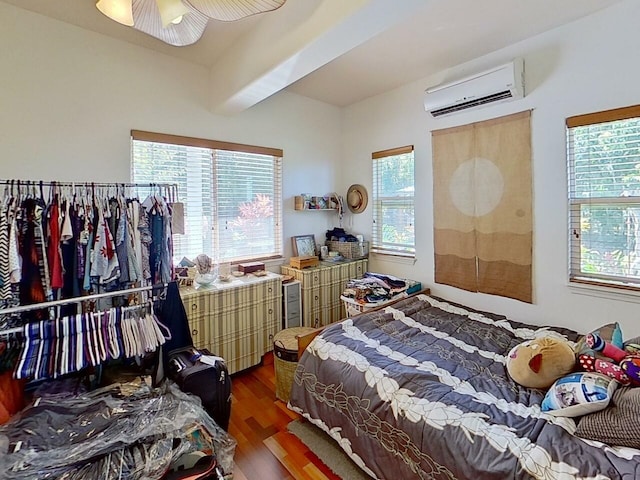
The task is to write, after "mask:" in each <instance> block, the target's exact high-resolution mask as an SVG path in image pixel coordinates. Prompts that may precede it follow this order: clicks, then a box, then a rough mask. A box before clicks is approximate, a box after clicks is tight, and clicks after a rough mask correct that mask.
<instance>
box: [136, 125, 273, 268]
mask: <svg viewBox="0 0 640 480" xmlns="http://www.w3.org/2000/svg"><path fill="white" fill-rule="evenodd" d="M134 141H144V142H152V143H163V144H172V145H180V146H185V147H199V148H206V149H211V150H212V162H213V165H212V169H213V172H214V174H213V177H214V178H212V179H211V181H212V182H214V181H215V176H216V174H215V172H216V170H217V165H216V160H215V157H216V151H222V150H224V151H229V152H238V153H247V154H257V155H266V156H272V157H273V158H274V176H275V177H276V178H274V179H273V181H274V198H273V215H274V217H275V222H274V225H275V227H274V232H273V233H274V237H275V238H274V248H275V251H274V252H273V254H271V255H257V256H243V257H242V258H234V257H229V258H224V257H215V255H214V252H201V253H206V254H207V255H210V256H214V258H215V259H216V261H221V262H230V263H232V264H238V263H243V262H247V261H259V260H260V261H263V260H272V259H281V258H283V256H284V253H283V252H284V245H283V225H282V224H283V207H282V190H283V189H282V179H283V174H282V162H283V150H282V149H278V148H271V147H261V146H256V145H246V144H241V143H233V142H224V141H219V140H209V139H203V138H196V137H186V136H181V135H172V134H165V133H156V132H148V131H143V130H131V145H132V154H131V175H132V176H133V173H134V163H135V159H134V158H133V142H134ZM215 198H216V197H215V194H214V199H215ZM217 211H218V208H217V205H216V204H215V203H214V206H213V215H212V217H213V218H212V219H211V221H212V228H213V229H214V231H219V229H220V227H219V225H218V223H217V222H218V221H217V219H216V218H215V217H216V215H217ZM213 242H214V248H215V246H217V245H218V242H219V239H218V238H217V237H216V236H215V235H214V240H213Z"/></svg>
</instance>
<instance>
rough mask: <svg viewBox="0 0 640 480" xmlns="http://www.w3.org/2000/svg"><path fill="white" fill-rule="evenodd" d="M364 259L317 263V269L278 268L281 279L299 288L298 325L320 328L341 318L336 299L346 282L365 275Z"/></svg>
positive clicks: (340, 307)
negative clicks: (289, 277)
mask: <svg viewBox="0 0 640 480" xmlns="http://www.w3.org/2000/svg"><path fill="white" fill-rule="evenodd" d="M368 262H369V261H368V259H366V258H363V259H360V260H350V261H346V262H341V263H331V262H320V265H318V266H317V267H309V268H305V269H302V270H301V269H297V268H293V267H289V266H282V267H280V271H281V273H282V274H283V275H292V276H293V277H294V278H295V279H296V280H298V281H300V284H301V286H302V324H303V326H305V327H314V328H317V327H324V326H325V325H328V324H329V323H332V322H337V321H338V320H340V319H342V318H345V317H346V314H345V311H344V306H343V303H342V301H341V300H340V295H341V294H342V291H343V290H344V288H345V285H346V283H347V281H348V280H349V279H351V278H361V277H362V276H363V275H364V273H365V272H366V271H367V266H368Z"/></svg>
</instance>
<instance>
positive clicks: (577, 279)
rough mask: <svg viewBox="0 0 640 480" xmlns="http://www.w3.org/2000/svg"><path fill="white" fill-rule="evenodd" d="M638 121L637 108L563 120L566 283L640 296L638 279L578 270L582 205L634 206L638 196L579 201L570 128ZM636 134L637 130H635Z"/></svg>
mask: <svg viewBox="0 0 640 480" xmlns="http://www.w3.org/2000/svg"><path fill="white" fill-rule="evenodd" d="M633 118H640V105H633V106H628V107H622V108H615V109H611V110H605V111H600V112H593V113H588V114H583V115H576V116H572V117H568V118H567V119H566V122H565V124H566V145H567V152H566V157H567V180H568V182H567V183H568V185H567V198H568V227H569V228H568V242H567V243H568V256H569V259H568V260H569V261H568V277H569V284H570V285H575V286H591V287H596V288H602V287H604V288H611V289H615V290H619V291H627V292H630V293H631V292H634V293H640V279H634V278H632V277H628V276H618V275H608V274H603V273H589V272H583V271H582V260H583V259H582V249H581V246H582V242H581V236H582V230H581V209H582V206H583V205H588V206H596V207H602V208H606V207H607V206H626V205H638V206H639V207H640V196H618V197H585V198H580V197H578V196H577V194H576V192H575V184H576V175H575V168H576V166H575V157H574V156H573V155H572V153H573V143H574V142H573V137H572V129H574V128H576V127H586V126H590V125H599V124H604V123H609V122H616V121H622V120H629V119H633ZM639 133H640V131H639Z"/></svg>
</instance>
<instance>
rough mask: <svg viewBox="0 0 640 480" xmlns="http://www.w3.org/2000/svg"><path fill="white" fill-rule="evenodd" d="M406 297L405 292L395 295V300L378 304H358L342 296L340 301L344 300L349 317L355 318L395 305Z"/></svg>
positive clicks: (391, 299)
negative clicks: (391, 304) (388, 305)
mask: <svg viewBox="0 0 640 480" xmlns="http://www.w3.org/2000/svg"><path fill="white" fill-rule="evenodd" d="M406 296H407V294H406V293H405V292H402V293H399V294H398V295H395V296H394V297H393V298H390V299H389V300H385V301H382V302H377V303H359V302H356V301H355V300H354V299H353V298H349V297H345V296H344V295H340V300H342V302H343V303H344V310H345V312H347V317H355V316H356V315H360V314H361V313H365V312H368V311H369V310H373V309H375V308H380V307H383V306H385V305H387V304H389V303H393V302H395V301H396V300H398V299H400V298H405V297H406Z"/></svg>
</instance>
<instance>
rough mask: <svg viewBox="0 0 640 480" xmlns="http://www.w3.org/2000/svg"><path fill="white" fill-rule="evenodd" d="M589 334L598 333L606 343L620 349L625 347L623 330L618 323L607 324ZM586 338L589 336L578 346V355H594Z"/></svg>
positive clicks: (582, 339)
mask: <svg viewBox="0 0 640 480" xmlns="http://www.w3.org/2000/svg"><path fill="white" fill-rule="evenodd" d="M589 333H597V334H598V335H599V336H600V338H602V339H603V340H604V341H605V342H609V343H610V344H612V345H615V346H616V347H618V348H623V347H624V342H623V340H622V329H621V328H620V324H619V323H618V322H614V323H607V324H606V325H602V326H601V327H599V328H596V329H595V330H592V331H590V332H588V334H589ZM586 336H587V335H585V336H584V337H582V338H581V339H580V341H579V342H578V344H577V345H576V348H575V351H576V353H578V354H581V353H589V354H593V353H594V352H593V350H591V349H590V348H589V347H588V346H587V345H586V344H585V342H584V339H585V338H586ZM596 356H597V355H596ZM600 356H601V355H600Z"/></svg>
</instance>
